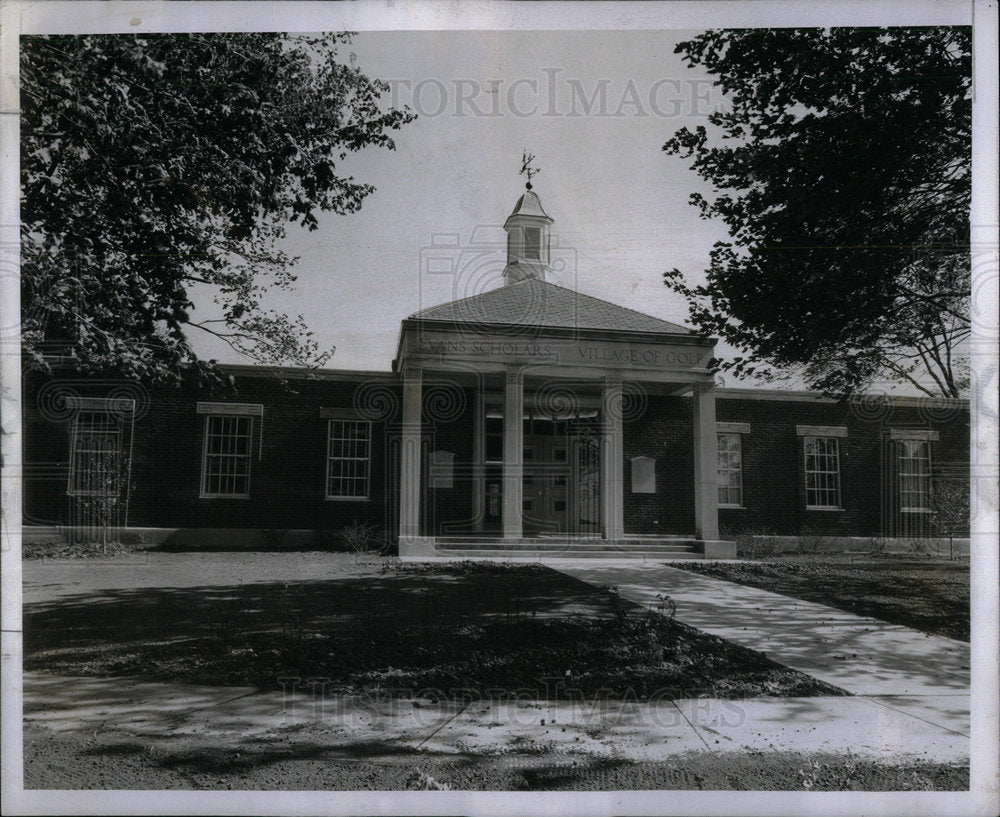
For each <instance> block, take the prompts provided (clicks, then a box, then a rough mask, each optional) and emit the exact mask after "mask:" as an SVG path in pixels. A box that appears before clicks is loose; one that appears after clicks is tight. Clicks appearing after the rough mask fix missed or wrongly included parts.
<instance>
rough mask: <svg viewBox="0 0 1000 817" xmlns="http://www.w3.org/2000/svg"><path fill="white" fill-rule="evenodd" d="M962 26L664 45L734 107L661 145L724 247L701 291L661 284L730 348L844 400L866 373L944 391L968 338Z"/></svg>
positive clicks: (718, 36)
mask: <svg viewBox="0 0 1000 817" xmlns="http://www.w3.org/2000/svg"><path fill="white" fill-rule="evenodd" d="M970 38H971V35H970V31H969V29H967V28H914V29H899V28H896V29H876V28H865V29H825V30H820V29H756V30H724V31H709V32H706V33H704V34H701V35H699V36H698V37H695V38H694V39H692V40H689V41H687V42H682V43H680V44H678V45H677V47H676V49H675V50H676V52H677V53H680V54H683V55H684V58H685V60H686V62H687V63H688V64H689V65H690V66H702V67H703V68H704V69H705V70H707V71H708V72H709V73H711V74H713V75H715V76H716V77H717V78H718V79H717V83H716V84H717V85H719V86H720V87H721V89H722V91H723V92H724V93H725V95H726V96H727V98H728V100H729V102H730V103H731V108H730V109H728V110H723V111H717V112H715V113H713V114H711V115H710V116H709V117H708V127H705V126H698V127H695V128H694V129H689V128H686V127H685V128H682V129H680V130H679V131H677V132H676V133H675V134H674V136H673V138H672V139H670V140H669V141H668V142H667V143H666V144H665V145H664V148H663V149H664V150H665V151H666V152H667V153H668V154H672V155H677V156H680V157H683V158H689V159H693V163H692V168H693V169H694V170H695V171H696V172H697V173H698V175H700V176H701V177H702V178H703V179H704V180H706V181H707V182H709V183H710V184H711V186H712V188H713V192H712V194H710V195H702V194H701V193H694V194H693V195H692V196H691V200H692V202H693V204H695V205H696V206H697V207H699V208H700V209H701V214H702V216H703V217H704V218H717V219H721V220H722V221H723V222H724V223H725V225H726V226H727V228H728V230H729V234H730V238H731V240H729V241H722V242H718V243H716V244H715V246H714V248H713V250H712V252H711V260H710V267H709V269H708V270H707V274H706V283H705V284H703V285H699V286H690V285H688V284H687V283H685V281H684V278H683V276H682V274H681V272H680V271H679V270H676V269H675V270H672V271H671V272H668V273H666V276H665V278H666V283H667V285H668V286H669V287H671V288H672V289H673V290H674V291H676V292H679V293H681V294H682V295H684V296H685V297H686V298H687V300H688V304H689V308H690V314H691V319H692V321H693V322H694V323H695V324H696V325H697V327H698V328H699V329H700V330H701V331H703V332H705V333H706V334H712V335H718V336H720V337H721V338H723V339H724V340H726V341H728V342H729V343H731V344H732V345H733V346H735V347H736V348H737V349H739V350H740V352H741V354H740V356H739V357H737V358H736V359H735V360H732V361H727V362H725V363H721V362H720V363H721V367H722V368H724V369H729V370H731V371H733V372H734V373H735V374H736V375H737V376H740V375H756V376H762V377H764V378H766V379H775V378H780V377H785V376H788V375H789V374H790V373H795V372H797V373H800V374H801V375H802V376H803V377H804V378H805V379H806V380H807V382H808V383H809V384H810V386H812V387H813V388H818V389H821V390H823V391H825V392H827V393H831V394H838V395H846V394H850V393H852V392H854V391H856V390H862V389H864V388H865V387H866V386H867V385H869V384H870V383H871V382H872V381H874V380H879V379H888V380H892V381H896V382H899V381H906V382H909V383H910V384H912V385H913V386H915V387H916V388H918V389H920V390H921V391H924V392H926V393H928V394H937V395H945V396H958V395H959V394H960V393H961V392H962V389H963V387H964V384H965V379H966V376H967V364H966V363H965V362H964V356H963V353H962V351H963V342H964V341H965V340H966V338H967V337H968V334H969V317H968V315H969V312H968V299H969V251H968V229H969V202H970V194H971V190H970V156H971V93H970V84H971V50H970V49H971V43H970Z"/></svg>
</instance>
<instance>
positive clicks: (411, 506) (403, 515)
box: [399, 365, 423, 556]
mask: <svg viewBox="0 0 1000 817" xmlns="http://www.w3.org/2000/svg"><path fill="white" fill-rule="evenodd" d="M422 381H423V372H422V371H421V369H420V367H419V366H413V365H408V366H405V367H404V369H403V427H402V434H401V442H400V452H399V550H400V555H401V556H403V555H408V553H404V549H406V544H407V542H406V540H414V539H416V538H417V537H419V536H420V441H421V438H422V436H423V429H422V427H421V403H422V398H421V386H422Z"/></svg>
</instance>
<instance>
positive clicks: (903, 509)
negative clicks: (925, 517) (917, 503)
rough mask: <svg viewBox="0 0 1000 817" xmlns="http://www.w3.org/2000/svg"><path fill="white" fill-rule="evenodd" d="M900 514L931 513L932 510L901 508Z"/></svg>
mask: <svg viewBox="0 0 1000 817" xmlns="http://www.w3.org/2000/svg"><path fill="white" fill-rule="evenodd" d="M899 512H900V513H931V509H930V508H900V509H899Z"/></svg>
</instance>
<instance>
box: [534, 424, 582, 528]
mask: <svg viewBox="0 0 1000 817" xmlns="http://www.w3.org/2000/svg"><path fill="white" fill-rule="evenodd" d="M570 442H571V441H570V440H569V439H567V438H566V437H565V436H562V435H560V436H526V437H525V438H524V458H523V463H524V465H523V472H522V473H523V476H522V479H523V485H522V503H523V504H522V512H523V518H522V526H523V529H524V532H525V535H528V536H530V535H536V534H539V533H568V532H570V531H572V530H574V528H575V526H574V525H572V524H571V520H572V518H573V517H572V513H573V495H572V491H573V485H574V482H575V480H574V479H573V457H572V447H571V445H570Z"/></svg>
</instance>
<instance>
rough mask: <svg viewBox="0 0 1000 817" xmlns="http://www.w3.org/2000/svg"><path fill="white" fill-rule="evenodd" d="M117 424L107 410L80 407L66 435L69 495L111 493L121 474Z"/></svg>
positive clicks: (113, 492)
mask: <svg viewBox="0 0 1000 817" xmlns="http://www.w3.org/2000/svg"><path fill="white" fill-rule="evenodd" d="M121 468H122V463H121V426H120V423H119V421H118V418H117V417H116V416H115V415H113V414H111V413H110V412H107V411H80V412H78V413H77V414H76V416H75V417H74V418H73V432H72V436H71V439H70V459H69V488H68V492H69V494H70V495H71V496H112V495H117V494H118V493H119V487H120V486H119V484H118V483H119V480H120V478H121Z"/></svg>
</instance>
